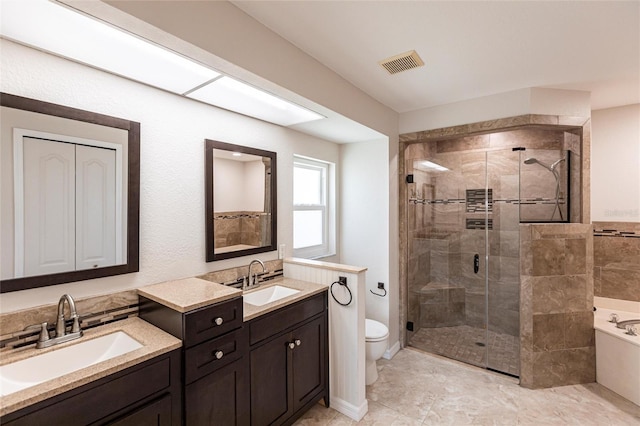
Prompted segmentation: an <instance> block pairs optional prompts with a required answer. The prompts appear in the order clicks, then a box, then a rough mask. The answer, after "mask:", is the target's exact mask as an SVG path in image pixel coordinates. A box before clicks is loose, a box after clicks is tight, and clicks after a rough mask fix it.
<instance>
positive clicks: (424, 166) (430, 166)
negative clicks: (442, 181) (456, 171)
mask: <svg viewBox="0 0 640 426" xmlns="http://www.w3.org/2000/svg"><path fill="white" fill-rule="evenodd" d="M413 167H414V168H416V169H418V170H425V171H427V172H433V171H436V172H448V171H449V169H447V168H446V167H444V166H441V165H440V164H436V163H432V162H431V161H427V160H423V161H416V162H415V163H414V164H413Z"/></svg>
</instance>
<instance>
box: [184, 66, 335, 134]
mask: <svg viewBox="0 0 640 426" xmlns="http://www.w3.org/2000/svg"><path fill="white" fill-rule="evenodd" d="M187 96H188V97H190V98H193V99H197V100H199V101H202V102H205V103H208V104H211V105H216V106H219V107H221V108H225V109H228V110H231V111H236V112H239V113H240V114H244V115H248V116H251V117H255V118H259V119H261V120H264V121H269V122H271V123H276V124H280V125H281V126H292V125H294V124H299V123H304V122H307V121H313V120H319V119H321V118H324V116H323V115H320V114H318V113H316V112H314V111H311V110H308V109H306V108H304V107H301V106H299V105H296V104H294V103H292V102H289V101H285V100H284V99H281V98H278V97H276V96H274V95H272V94H270V93H267V92H263V91H262V90H259V89H256V88H255V87H252V86H249V85H248V84H245V83H241V82H239V81H237V80H234V79H233V78H231V77H221V78H219V79H218V80H216V81H214V82H213V83H210V84H207V85H205V86H203V87H201V88H199V89H197V90H194V91H193V92H191V93H188V94H187Z"/></svg>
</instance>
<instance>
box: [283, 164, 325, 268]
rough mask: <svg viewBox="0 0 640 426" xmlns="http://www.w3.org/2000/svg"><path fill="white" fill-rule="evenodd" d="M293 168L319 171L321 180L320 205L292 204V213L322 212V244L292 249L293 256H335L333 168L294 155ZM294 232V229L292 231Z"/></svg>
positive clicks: (312, 257) (310, 257) (316, 257)
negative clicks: (320, 171) (321, 200)
mask: <svg viewBox="0 0 640 426" xmlns="http://www.w3.org/2000/svg"><path fill="white" fill-rule="evenodd" d="M293 167H294V168H296V167H301V168H307V169H314V170H317V169H321V170H322V171H323V173H322V175H323V179H322V198H323V203H322V204H295V200H294V202H293V212H294V214H295V212H296V211H316V210H320V211H321V212H322V216H323V217H322V219H323V220H322V228H323V229H322V243H321V244H319V245H315V246H309V247H303V248H298V249H296V248H294V249H293V255H294V256H295V257H301V258H305V259H318V258H322V257H328V256H333V255H335V207H334V205H335V202H334V200H335V184H334V181H335V179H334V174H335V171H334V170H335V166H334V165H333V164H332V163H328V162H326V161H322V160H317V159H314V158H309V157H303V156H300V155H294V157H293ZM294 232H295V229H294Z"/></svg>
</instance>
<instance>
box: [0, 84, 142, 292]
mask: <svg viewBox="0 0 640 426" xmlns="http://www.w3.org/2000/svg"><path fill="white" fill-rule="evenodd" d="M0 106H3V107H7V108H15V109H20V110H24V111H30V112H36V113H39V114H46V115H52V116H56V117H61V118H67V119H69V120H77V121H83V122H86V123H92V124H98V125H101V126H106V127H113V128H117V129H122V130H126V131H127V132H128V135H129V136H128V150H127V151H128V159H129V161H128V164H127V171H128V191H127V262H126V263H125V264H122V265H115V266H107V267H103V268H96V269H88V270H82V271H73V272H61V273H56V274H49V275H38V276H31V277H24V278H14V279H7V280H2V281H0V293H7V292H10V291H18V290H26V289H30V288H36V287H45V286H49V285H55V284H62V283H68V282H73V281H83V280H89V279H93V278H101V277H108V276H111V275H120V274H128V273H130V272H137V271H139V269H140V267H139V252H140V245H139V229H140V123H137V122H135V121H129V120H124V119H121V118H116V117H111V116H108V115H104V114H98V113H95V112H90V111H84V110H81V109H76V108H71V107H67V106H63V105H57V104H53V103H49V102H43V101H38V100H35V99H30V98H24V97H21V96H16V95H10V94H7V93H0Z"/></svg>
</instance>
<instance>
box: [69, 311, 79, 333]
mask: <svg viewBox="0 0 640 426" xmlns="http://www.w3.org/2000/svg"><path fill="white" fill-rule="evenodd" d="M71 332H72V333H78V332H80V317H79V316H78V315H75V316H74V317H73V324H72V325H71Z"/></svg>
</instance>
